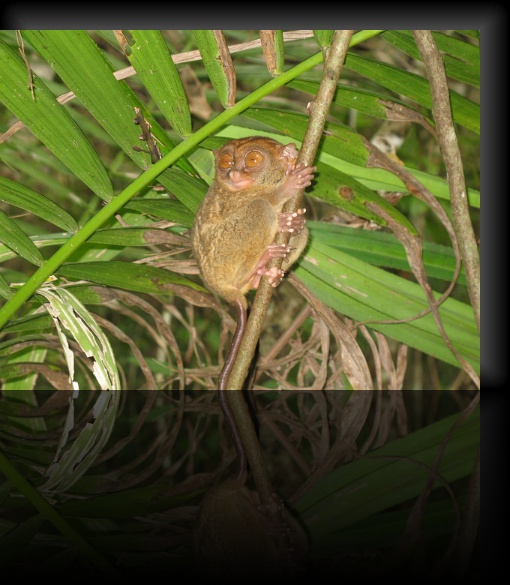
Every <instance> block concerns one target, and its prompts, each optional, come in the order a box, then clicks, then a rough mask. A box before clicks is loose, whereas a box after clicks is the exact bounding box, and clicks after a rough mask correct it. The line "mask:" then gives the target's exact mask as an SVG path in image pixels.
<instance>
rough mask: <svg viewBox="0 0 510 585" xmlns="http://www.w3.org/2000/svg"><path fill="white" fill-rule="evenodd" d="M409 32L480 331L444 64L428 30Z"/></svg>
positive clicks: (471, 239) (475, 271) (474, 260)
mask: <svg viewBox="0 0 510 585" xmlns="http://www.w3.org/2000/svg"><path fill="white" fill-rule="evenodd" d="M413 34H414V39H415V41H416V44H417V46H418V49H419V50H420V53H421V56H422V57H423V61H424V63H425V67H426V69H427V75H428V78H429V83H430V91H431V93H432V114H433V116H434V120H435V122H436V131H437V138H438V141H439V147H440V149H441V154H442V157H443V160H444V164H445V167H446V172H447V176H448V184H449V186H450V202H451V210H452V220H453V225H454V227H455V231H456V232H457V238H458V241H459V247H460V253H461V256H462V260H463V261H464V265H465V269H466V278H467V284H468V292H469V298H470V299H471V305H472V307H473V312H474V315H475V320H476V324H477V326H478V331H480V256H479V252H478V246H477V244H476V238H475V234H474V230H473V225H472V223H471V217H470V215H469V205H468V200H467V197H466V182H465V179H464V170H463V167H462V159H461V156H460V150H459V144H458V141H457V135H456V133H455V126H454V123H453V118H452V112H451V105H450V94H449V90H448V82H447V79H446V73H445V70H444V64H443V61H442V59H441V55H440V53H439V51H438V49H437V46H436V43H435V41H434V38H433V36H432V33H431V31H429V30H415V31H413Z"/></svg>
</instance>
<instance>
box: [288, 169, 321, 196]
mask: <svg viewBox="0 0 510 585" xmlns="http://www.w3.org/2000/svg"><path fill="white" fill-rule="evenodd" d="M316 170H317V167H307V166H306V165H304V164H303V163H301V164H299V165H296V166H294V165H292V166H290V167H289V170H288V171H287V185H286V186H287V188H288V189H292V190H295V191H296V192H297V191H301V189H304V188H305V187H308V186H309V185H311V184H312V179H313V174H314V172H315V171H316Z"/></svg>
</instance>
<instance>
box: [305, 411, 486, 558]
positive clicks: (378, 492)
mask: <svg viewBox="0 0 510 585" xmlns="http://www.w3.org/2000/svg"><path fill="white" fill-rule="evenodd" d="M457 418H458V415H453V416H450V417H447V418H445V419H443V420H441V421H439V422H436V423H434V424H432V425H429V426H427V427H426V428H424V429H421V430H419V431H416V432H414V433H410V434H409V435H407V436H406V437H403V438H402V439H397V440H396V441H393V442H390V443H387V444H386V445H385V446H384V447H381V448H380V449H376V450H375V451H371V452H369V453H368V454H367V455H366V456H365V457H360V458H358V459H356V460H355V461H352V462H351V463H348V464H346V465H343V466H342V467H341V468H339V469H338V470H336V471H333V472H331V473H330V474H329V475H327V476H325V477H323V478H322V479H321V480H319V482H318V483H317V484H316V485H315V486H313V487H311V488H310V489H309V490H308V491H307V493H306V494H305V495H303V496H302V497H301V498H300V499H299V500H298V501H297V502H296V503H295V504H294V507H295V509H296V510H297V511H298V512H299V514H300V517H301V519H302V520H303V522H304V523H305V524H306V526H307V528H308V530H309V531H310V535H311V538H312V542H313V543H314V555H318V556H320V555H321V554H324V553H325V554H328V551H331V550H338V549H339V548H341V547H342V546H343V545H345V544H346V543H347V542H348V541H349V535H350V534H352V535H353V536H354V535H356V526H357V525H359V526H360V527H362V530H364V531H367V530H369V528H368V525H367V524H366V523H365V524H363V523H362V521H364V520H365V519H367V518H372V521H373V522H374V525H376V526H378V528H377V532H376V534H375V535H374V536H375V538H373V537H368V535H367V538H369V539H370V540H377V538H381V542H380V543H379V546H381V545H383V539H384V538H386V534H387V533H383V532H381V528H382V525H384V524H385V525H387V526H388V529H389V530H390V533H391V534H398V533H400V531H401V530H402V528H403V525H402V522H403V521H405V518H403V517H402V515H401V514H400V513H395V515H394V516H395V518H400V520H399V522H398V525H399V527H398V528H397V527H396V526H395V525H393V526H392V524H393V513H390V514H386V515H384V516H381V515H380V514H381V512H383V511H385V510H391V509H392V508H393V507H394V506H396V505H397V504H400V503H403V502H406V501H408V500H411V499H413V498H416V497H417V496H418V495H419V494H420V493H421V492H422V490H423V489H424V487H425V484H426V481H427V476H428V473H429V470H430V468H431V467H432V466H433V463H434V459H435V457H436V454H437V451H438V449H439V447H440V445H441V442H442V441H443V439H444V436H445V434H446V433H447V432H448V430H449V429H450V428H451V427H452V425H453V424H454V423H455V421H456V419H457ZM479 425H480V413H479V410H477V411H476V412H475V413H474V414H473V415H472V416H471V417H470V418H469V419H468V420H467V421H465V422H464V423H463V424H462V425H461V426H460V427H459V428H458V429H457V431H456V432H455V433H454V435H453V436H452V437H451V439H450V440H449V441H448V444H447V446H446V449H445V451H444V454H443V457H442V459H441V463H440V466H439V470H438V471H439V473H440V475H441V478H442V480H441V481H447V482H449V483H451V482H453V481H456V480H458V479H460V478H463V477H468V476H469V475H470V474H471V473H472V471H473V468H474V465H475V453H476V449H477V445H478V442H479V432H480V426H479ZM441 481H439V482H438V483H437V484H436V487H440V486H441ZM452 505H453V504H452ZM377 515H379V516H377ZM381 523H383V524H381ZM390 527H391V528H390ZM445 529H448V524H447V523H445V525H444V526H443V530H445ZM383 534H384V536H383ZM356 538H358V537H356ZM374 547H377V544H375V543H374Z"/></svg>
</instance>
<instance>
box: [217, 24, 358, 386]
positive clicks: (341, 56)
mask: <svg viewBox="0 0 510 585" xmlns="http://www.w3.org/2000/svg"><path fill="white" fill-rule="evenodd" d="M352 34H353V31H352V30H344V31H336V32H335V36H334V38H333V42H332V44H331V48H330V49H329V52H328V57H327V60H326V62H325V63H324V70H323V74H322V79H321V83H320V86H319V90H318V92H317V97H316V99H315V101H314V102H313V104H312V105H311V106H310V119H309V122H308V128H307V131H306V135H305V138H304V140H303V144H302V146H301V150H300V152H299V158H298V163H304V164H305V165H311V164H312V163H313V161H314V158H315V153H316V152H317V148H318V146H319V141H320V139H321V137H322V132H323V130H324V124H325V122H326V116H327V115H328V112H329V108H330V105H331V101H332V100H333V96H334V94H335V91H336V87H337V83H338V78H339V77H340V71H341V69H342V65H343V62H344V60H345V56H346V54H347V51H348V49H349V44H350V41H351V37H352ZM301 198H302V193H299V194H297V195H296V196H295V197H293V198H292V199H291V200H290V201H289V202H288V203H287V205H286V207H285V208H284V211H295V210H296V209H297V208H298V207H299V204H300V201H301ZM278 236H279V237H278V238H277V240H276V241H277V242H278V243H284V242H285V239H287V241H288V239H289V237H290V235H289V234H278ZM275 264H277V263H276V262H275ZM279 264H280V265H281V260H279ZM273 290H274V289H273V287H272V286H271V285H270V284H269V283H268V280H267V278H262V280H261V283H260V286H259V288H258V290H257V294H256V297H255V300H254V303H253V308H252V310H251V314H250V318H249V320H248V325H247V328H246V333H245V336H244V338H243V341H242V343H241V347H240V348H239V353H238V358H237V361H236V363H235V365H234V367H233V369H232V373H231V375H230V378H229V381H228V387H229V388H231V389H240V388H241V387H242V385H243V382H244V380H245V378H246V374H247V373H248V369H249V367H250V363H251V360H252V358H253V355H254V353H255V349H256V346H257V342H258V339H259V337H260V334H261V331H262V325H263V322H264V317H265V314H266V311H267V307H268V305H269V302H270V300H271V294H272V292H273Z"/></svg>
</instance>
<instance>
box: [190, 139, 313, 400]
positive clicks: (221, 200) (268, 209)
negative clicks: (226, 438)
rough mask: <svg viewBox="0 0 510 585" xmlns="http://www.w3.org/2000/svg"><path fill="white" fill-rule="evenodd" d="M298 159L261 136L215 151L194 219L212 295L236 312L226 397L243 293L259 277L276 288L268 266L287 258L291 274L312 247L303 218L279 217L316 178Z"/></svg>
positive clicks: (195, 241) (197, 249)
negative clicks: (285, 241) (281, 237)
mask: <svg viewBox="0 0 510 585" xmlns="http://www.w3.org/2000/svg"><path fill="white" fill-rule="evenodd" d="M297 155H298V150H297V148H296V146H295V145H294V144H287V145H284V144H281V143H280V142H277V141H276V140H272V139H271V138H266V137H262V136H254V137H251V138H241V139H238V140H231V141H230V142H227V143H226V144H225V145H224V146H223V147H222V148H220V149H218V150H215V151H214V157H215V169H216V176H215V179H214V182H213V183H212V185H211V187H210V188H209V191H208V192H207V194H206V196H205V198H204V200H203V202H202V205H201V206H200V209H199V210H198V212H197V215H196V218H195V224H194V226H193V236H192V245H193V252H194V255H195V258H196V260H197V262H198V266H199V269H200V273H201V275H202V279H203V280H204V282H205V284H206V285H207V287H208V288H209V289H210V290H211V291H213V292H215V293H217V294H219V295H220V296H221V297H223V298H224V299H225V300H226V301H228V302H229V303H230V304H232V305H234V306H235V307H236V309H237V328H236V331H235V334H234V337H233V339H232V345H231V347H230V350H229V353H228V355H227V358H226V360H225V365H224V366H223V369H222V371H221V373H220V376H219V380H218V388H219V389H220V390H225V389H226V385H227V381H228V377H229V375H230V372H231V370H232V366H233V365H234V362H235V359H236V356H237V353H238V350H239V346H240V344H241V341H242V337H243V335H244V331H245V328H246V320H247V308H248V303H247V300H246V293H247V292H248V291H249V290H250V289H253V288H257V287H258V285H259V282H260V279H261V278H262V276H267V277H268V279H269V282H270V284H272V285H273V286H277V285H278V284H279V283H280V282H281V280H282V277H283V270H279V269H277V268H276V267H272V268H268V266H267V265H268V263H269V262H270V260H271V259H272V258H283V259H284V260H283V266H284V268H288V267H289V266H290V265H291V264H292V263H293V262H295V261H296V260H297V258H298V257H299V255H300V254H301V252H302V251H303V249H304V247H305V245H306V242H307V239H308V230H307V229H306V228H305V227H304V224H305V220H304V217H303V214H304V212H305V210H304V209H299V210H298V211H297V212H296V213H282V211H281V210H282V208H283V205H284V204H285V203H286V202H287V201H288V200H289V199H290V198H291V197H293V196H294V195H295V194H296V193H298V192H299V191H301V190H302V189H304V188H305V187H308V186H309V185H310V184H311V182H312V178H313V173H314V171H315V170H316V168H315V167H309V166H305V165H303V164H300V165H296V160H297ZM278 232H290V233H291V234H292V236H291V238H290V241H289V245H288V246H286V245H280V244H274V243H273V242H274V239H275V236H276V234H277V233H278ZM220 396H221V394H220Z"/></svg>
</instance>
